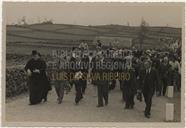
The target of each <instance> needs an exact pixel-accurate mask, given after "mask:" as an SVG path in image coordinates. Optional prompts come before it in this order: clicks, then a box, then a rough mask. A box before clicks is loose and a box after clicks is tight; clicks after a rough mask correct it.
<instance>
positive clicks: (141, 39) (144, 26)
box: [138, 19, 149, 49]
mask: <svg viewBox="0 0 186 128" xmlns="http://www.w3.org/2000/svg"><path fill="white" fill-rule="evenodd" d="M148 26H149V24H148V23H147V22H146V21H145V20H144V19H142V21H141V25H140V30H139V34H138V38H139V44H140V49H142V45H143V43H144V39H145V38H146V36H147V35H146V34H147V31H148Z"/></svg>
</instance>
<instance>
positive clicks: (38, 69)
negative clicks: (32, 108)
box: [25, 50, 45, 105]
mask: <svg viewBox="0 0 186 128" xmlns="http://www.w3.org/2000/svg"><path fill="white" fill-rule="evenodd" d="M44 68H45V67H44V66H43V63H42V62H41V61H39V55H38V53H37V51H35V50H33V51H32V59H30V60H29V61H28V62H27V64H26V66H25V71H26V72H27V74H28V86H29V101H30V104H29V105H35V104H39V103H40V102H41V101H42V99H43V84H42V77H43V76H42V75H43V74H42V71H43V69H44Z"/></svg>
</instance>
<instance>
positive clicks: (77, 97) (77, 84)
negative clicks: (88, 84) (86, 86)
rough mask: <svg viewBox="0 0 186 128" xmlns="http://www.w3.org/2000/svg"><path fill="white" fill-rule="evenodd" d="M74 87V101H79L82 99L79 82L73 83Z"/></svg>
mask: <svg viewBox="0 0 186 128" xmlns="http://www.w3.org/2000/svg"><path fill="white" fill-rule="evenodd" d="M75 89H76V97H75V103H79V101H80V100H81V99H82V97H83V96H82V87H81V84H79V83H76V84H75Z"/></svg>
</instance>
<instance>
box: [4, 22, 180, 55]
mask: <svg viewBox="0 0 186 128" xmlns="http://www.w3.org/2000/svg"><path fill="white" fill-rule="evenodd" d="M139 31H140V27H130V26H121V25H102V26H80V25H66V24H33V25H21V26H20V25H19V26H18V25H7V33H6V43H7V45H6V46H7V53H16V54H30V52H31V50H32V49H36V50H39V51H43V54H48V53H50V52H51V51H50V50H51V49H56V48H69V47H72V46H77V45H79V43H80V42H81V41H85V42H87V43H88V45H89V46H92V45H95V44H93V41H94V40H95V38H96V37H99V36H104V37H121V38H131V39H136V38H137V37H138V33H139ZM147 35H148V39H147V40H146V41H145V43H146V44H147V45H149V44H150V45H154V46H156V45H162V46H163V44H161V43H160V42H158V39H159V38H161V37H162V38H180V37H181V28H170V27H148V31H147Z"/></svg>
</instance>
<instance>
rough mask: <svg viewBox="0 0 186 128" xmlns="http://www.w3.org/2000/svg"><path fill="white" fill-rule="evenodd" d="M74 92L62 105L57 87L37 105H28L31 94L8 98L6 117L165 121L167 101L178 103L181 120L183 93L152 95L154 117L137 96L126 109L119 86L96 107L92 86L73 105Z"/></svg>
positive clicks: (102, 120) (14, 120)
mask: <svg viewBox="0 0 186 128" xmlns="http://www.w3.org/2000/svg"><path fill="white" fill-rule="evenodd" d="M74 98H75V92H74V88H73V89H72V91H71V92H70V93H69V94H67V95H65V96H64V101H63V103H62V104H60V105H59V104H57V101H56V94H55V91H54V89H53V90H52V91H51V92H50V93H49V96H48V102H46V103H42V104H39V105H35V106H29V105H28V95H23V96H19V97H17V98H14V99H11V100H8V102H7V103H6V120H7V121H8V122H9V121H10V122H17V121H18V122H23V121H26V122H27V121H34V122H113V121H114V122H164V119H165V104H166V103H167V102H173V103H175V120H176V121H180V116H179V115H180V93H176V94H175V98H173V99H171V100H170V99H168V98H166V97H163V96H160V97H156V96H154V97H153V101H152V102H153V103H152V110H151V114H152V116H151V118H150V119H147V118H144V115H143V111H144V107H145V103H144V102H139V101H137V100H136V98H135V107H134V109H133V110H126V109H124V104H123V103H122V102H121V92H120V90H119V88H116V89H115V90H113V91H111V92H110V93H109V105H108V106H106V107H103V108H97V107H96V105H97V97H96V96H95V90H94V88H93V86H92V85H89V86H88V88H87V90H86V94H85V96H84V99H83V100H82V101H81V102H80V104H79V105H74Z"/></svg>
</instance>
